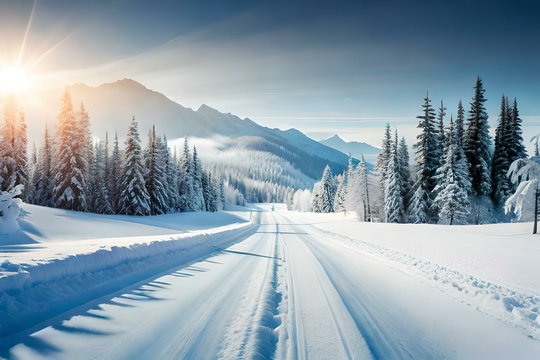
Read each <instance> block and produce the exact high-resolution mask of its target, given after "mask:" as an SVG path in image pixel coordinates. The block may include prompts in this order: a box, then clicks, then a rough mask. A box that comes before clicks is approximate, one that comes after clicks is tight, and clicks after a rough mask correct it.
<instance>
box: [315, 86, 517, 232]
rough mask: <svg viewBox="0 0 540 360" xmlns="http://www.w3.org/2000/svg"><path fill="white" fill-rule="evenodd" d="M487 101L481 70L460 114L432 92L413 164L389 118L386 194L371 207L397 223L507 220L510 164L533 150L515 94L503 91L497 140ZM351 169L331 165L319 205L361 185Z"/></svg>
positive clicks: (380, 171)
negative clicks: (337, 170)
mask: <svg viewBox="0 0 540 360" xmlns="http://www.w3.org/2000/svg"><path fill="white" fill-rule="evenodd" d="M485 102H486V98H485V90H484V86H483V83H482V80H481V79H480V78H478V79H477V81H476V84H475V86H474V95H473V97H472V101H471V103H470V109H469V111H468V115H467V117H466V115H465V109H464V107H463V104H462V103H461V101H460V102H459V104H458V106H457V113H456V114H457V115H456V119H455V120H454V118H453V115H451V116H450V120H449V121H446V115H447V114H446V110H447V109H446V107H445V106H444V104H443V102H441V105H440V107H439V108H438V111H436V110H435V109H434V107H433V105H432V104H431V99H430V98H429V96H426V97H425V98H424V103H423V104H422V113H421V115H419V116H417V119H418V120H419V123H418V126H417V127H418V129H419V130H420V133H419V134H418V136H417V141H416V143H415V144H414V146H413V149H414V166H411V165H410V164H409V153H408V149H407V144H406V143H405V139H404V138H402V139H401V140H399V138H398V134H397V130H396V132H395V134H394V135H392V131H391V128H390V125H388V124H387V126H386V129H385V132H384V137H383V142H382V151H381V153H380V155H379V157H378V159H377V166H376V170H377V175H378V179H379V187H378V196H379V197H380V202H379V204H376V206H371V213H374V214H377V215H378V218H379V220H381V221H385V222H394V223H415V224H419V223H445V224H469V223H474V224H479V223H485V222H495V221H500V220H504V219H505V215H504V212H503V207H504V204H505V202H506V200H507V199H508V198H509V197H510V195H511V194H512V193H513V192H514V191H515V190H516V189H515V187H516V184H515V183H513V182H511V181H510V178H509V176H508V173H509V169H510V165H511V164H512V163H513V162H514V161H516V160H518V159H524V158H526V157H527V151H526V148H525V146H524V142H523V135H522V128H521V127H522V120H521V118H520V116H519V110H518V103H517V100H516V99H514V100H513V101H512V102H510V101H509V99H508V97H507V96H504V95H503V96H502V99H501V106H500V114H499V119H498V125H497V128H496V129H495V139H494V140H493V139H492V138H491V135H490V133H489V124H488V114H487V112H486V109H485V106H484V103H485ZM347 174H348V172H347V173H346V174H344V175H342V176H341V177H339V178H334V179H332V176H331V174H330V173H329V169H327V170H325V172H324V174H323V177H322V180H321V182H319V183H318V184H317V185H316V186H315V188H314V190H313V211H319V212H333V211H341V210H343V209H344V207H343V206H342V205H341V204H342V203H343V200H342V199H343V198H347V197H348V196H349V198H350V195H347V194H348V193H349V192H351V191H353V192H357V190H351V189H350V186H351V185H350V184H349V182H350V175H347ZM365 179H367V176H366V177H365ZM366 182H367V180H366ZM354 186H356V187H358V185H354ZM366 189H367V187H366ZM344 194H345V195H344ZM366 195H367V190H366ZM366 195H363V198H362V197H361V199H363V200H361V201H360V205H362V206H360V207H365V205H363V204H364V203H365V202H366V200H365V199H366V198H367V196H366ZM332 201H333V202H332ZM352 201H353V202H354V201H355V200H352ZM356 201H358V200H356ZM345 203H346V202H345ZM368 205H369V202H368ZM357 207H358V206H357ZM348 208H350V206H349V207H348ZM348 208H347V207H345V209H348Z"/></svg>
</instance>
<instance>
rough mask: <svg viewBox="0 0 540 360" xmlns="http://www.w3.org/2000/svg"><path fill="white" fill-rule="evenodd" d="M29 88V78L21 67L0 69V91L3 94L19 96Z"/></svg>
mask: <svg viewBox="0 0 540 360" xmlns="http://www.w3.org/2000/svg"><path fill="white" fill-rule="evenodd" d="M31 86H32V81H31V78H30V76H29V74H28V73H27V72H26V71H25V70H24V69H23V68H22V67H20V66H6V67H3V68H1V69H0V89H1V90H2V92H3V93H8V94H20V93H23V92H25V91H28V90H29V89H30V88H31Z"/></svg>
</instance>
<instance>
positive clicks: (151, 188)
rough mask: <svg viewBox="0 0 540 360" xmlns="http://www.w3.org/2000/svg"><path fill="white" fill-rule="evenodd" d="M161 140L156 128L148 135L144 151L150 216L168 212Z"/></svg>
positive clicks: (153, 127)
mask: <svg viewBox="0 0 540 360" xmlns="http://www.w3.org/2000/svg"><path fill="white" fill-rule="evenodd" d="M161 152H162V144H161V138H160V137H159V136H157V135H156V128H155V126H152V130H150V131H149V133H148V144H147V147H146V148H145V150H144V163H145V169H146V172H145V174H144V178H145V180H146V190H147V191H148V195H149V196H150V212H151V214H152V215H159V214H165V213H166V212H167V210H168V199H167V188H166V182H167V174H166V169H165V164H164V163H163V160H164V159H163V157H162V156H161V155H162V154H161Z"/></svg>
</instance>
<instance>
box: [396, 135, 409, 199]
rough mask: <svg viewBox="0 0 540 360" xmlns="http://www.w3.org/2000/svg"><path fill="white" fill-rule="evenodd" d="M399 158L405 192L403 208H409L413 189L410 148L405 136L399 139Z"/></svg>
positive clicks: (402, 194) (402, 195) (403, 194)
mask: <svg viewBox="0 0 540 360" xmlns="http://www.w3.org/2000/svg"><path fill="white" fill-rule="evenodd" d="M398 160H399V166H400V173H399V175H400V177H401V186H402V190H403V192H402V193H401V197H402V198H403V208H404V209H407V208H408V206H409V198H410V195H411V194H410V191H411V185H412V184H411V170H410V165H409V163H410V159H409V149H408V148H407V143H406V142H405V138H404V137H402V138H401V140H400V141H399V148H398Z"/></svg>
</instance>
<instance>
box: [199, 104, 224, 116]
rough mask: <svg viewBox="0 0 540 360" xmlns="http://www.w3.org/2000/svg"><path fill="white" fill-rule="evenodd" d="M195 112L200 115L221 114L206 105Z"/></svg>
mask: <svg viewBox="0 0 540 360" xmlns="http://www.w3.org/2000/svg"><path fill="white" fill-rule="evenodd" d="M197 112H198V113H201V114H208V115H215V114H221V112H220V111H219V110H216V109H214V108H213V107H210V106H208V105H206V104H202V105H201V106H199V108H198V109H197Z"/></svg>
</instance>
